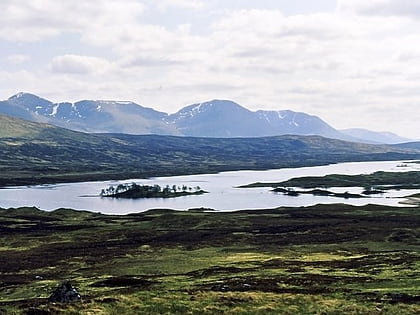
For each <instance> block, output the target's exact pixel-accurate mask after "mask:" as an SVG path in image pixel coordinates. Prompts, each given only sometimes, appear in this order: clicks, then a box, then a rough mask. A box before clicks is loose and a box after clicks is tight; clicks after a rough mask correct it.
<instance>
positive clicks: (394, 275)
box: [0, 204, 420, 314]
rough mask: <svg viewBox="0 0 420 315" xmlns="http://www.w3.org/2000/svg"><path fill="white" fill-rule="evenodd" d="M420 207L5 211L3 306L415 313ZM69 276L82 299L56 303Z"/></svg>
mask: <svg viewBox="0 0 420 315" xmlns="http://www.w3.org/2000/svg"><path fill="white" fill-rule="evenodd" d="M419 210H420V208H413V207H410V208H402V207H401V208H392V207H384V206H376V205H368V206H363V207H355V206H349V205H343V204H335V205H318V206H313V207H306V208H305V207H301V208H278V209H271V210H259V211H252V210H249V211H238V212H231V213H217V212H205V211H186V212H178V211H171V210H151V211H148V212H145V213H139V214H130V215H125V216H117V215H102V214H97V213H91V212H82V211H74V210H69V209H60V210H56V211H53V212H44V211H41V210H38V209H35V208H19V209H8V210H6V209H4V210H0V222H1V223H0V225H1V226H0V238H1V247H0V313H2V314H3V313H5V314H60V313H65V314H93V313H95V314H124V313H133V312H136V313H141V314H165V313H166V314H186V313H191V314H217V313H219V314H222V313H223V314H279V313H286V314H296V313H298V314H321V313H322V314H337V313H350V314H351V313H353V314H356V313H357V314H397V313H398V314H414V313H419V312H420V289H419V288H420V268H419V267H420V251H419V249H420V211H419ZM65 280H69V281H71V283H72V284H73V285H74V286H75V287H76V288H77V290H78V292H80V294H81V296H82V301H81V302H79V303H70V304H62V303H51V302H50V301H49V300H48V297H49V295H50V294H51V292H52V291H53V290H54V289H55V288H56V287H57V285H58V284H59V283H60V282H62V281H65Z"/></svg>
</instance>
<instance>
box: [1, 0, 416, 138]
mask: <svg viewBox="0 0 420 315" xmlns="http://www.w3.org/2000/svg"><path fill="white" fill-rule="evenodd" d="M0 21H1V22H2V23H1V26H0V99H7V98H9V97H10V96H12V95H14V94H16V93H18V92H21V91H23V92H29V93H34V94H36V95H39V96H41V97H44V98H46V99H49V100H51V101H53V102H63V101H77V100H82V99H94V100H99V99H100V100H130V101H133V102H136V103H138V104H141V105H143V106H146V107H153V108H154V109H157V110H160V111H165V112H169V113H173V112H176V111H177V110H179V109H180V108H182V107H184V106H186V105H190V104H194V103H198V102H205V101H209V100H212V99H229V100H233V101H235V102H237V103H239V104H241V105H242V106H244V107H246V108H248V109H250V110H257V109H265V110H285V109H290V110H294V111H300V112H306V113H308V114H312V115H317V116H319V117H321V118H322V119H324V120H325V121H326V122H328V123H329V124H330V125H332V126H333V127H335V128H337V129H344V128H356V127H357V128H368V129H371V130H376V131H390V132H395V133H397V134H399V135H402V136H405V137H410V138H416V139H418V138H420V124H419V121H420V1H415V0H369V1H366V0H294V1H290V0H259V1H255V0H90V1H74V0H60V1H57V0H2V1H1V2H0Z"/></svg>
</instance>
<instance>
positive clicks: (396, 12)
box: [338, 0, 420, 18]
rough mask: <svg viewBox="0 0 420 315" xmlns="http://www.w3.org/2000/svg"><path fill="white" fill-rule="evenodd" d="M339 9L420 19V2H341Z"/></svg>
mask: <svg viewBox="0 0 420 315" xmlns="http://www.w3.org/2000/svg"><path fill="white" fill-rule="evenodd" d="M338 9H339V11H341V12H352V13H356V14H361V15H368V16H409V17H415V18H420V2H419V1H416V0H369V1H366V0H339V1H338Z"/></svg>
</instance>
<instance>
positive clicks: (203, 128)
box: [165, 100, 267, 138]
mask: <svg viewBox="0 0 420 315" xmlns="http://www.w3.org/2000/svg"><path fill="white" fill-rule="evenodd" d="M165 120H166V121H167V122H168V123H169V124H171V125H173V126H176V127H177V128H178V130H179V131H180V132H181V133H182V134H183V135H186V136H194V137H222V138H232V137H258V136H261V135H265V134H266V133H267V131H266V126H265V125H261V124H260V119H259V118H258V116H257V115H255V113H253V112H251V111H249V110H248V109H246V108H244V107H242V106H240V105H238V104H236V103H235V102H232V101H221V100H213V101H211V102H205V103H200V104H194V105H190V106H187V107H185V108H183V109H181V110H180V111H178V112H177V113H175V114H173V115H170V116H168V117H167V118H166V119H165Z"/></svg>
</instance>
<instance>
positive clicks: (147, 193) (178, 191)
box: [100, 183, 207, 199]
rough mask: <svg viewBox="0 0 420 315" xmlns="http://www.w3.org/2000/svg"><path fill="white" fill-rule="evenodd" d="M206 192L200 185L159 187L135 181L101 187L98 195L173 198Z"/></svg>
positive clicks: (132, 197)
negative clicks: (105, 187)
mask: <svg viewBox="0 0 420 315" xmlns="http://www.w3.org/2000/svg"><path fill="white" fill-rule="evenodd" d="M205 193H207V192H206V191H204V190H202V189H201V188H200V186H196V187H194V188H192V187H187V186H185V185H182V186H177V185H172V187H171V186H169V185H166V186H165V187H163V188H162V187H161V186H159V185H153V186H152V185H139V184H136V183H130V184H119V185H118V186H116V187H114V186H110V187H108V188H107V189H102V191H101V193H100V196H101V197H111V198H128V199H138V198H175V197H182V196H191V195H202V194H205Z"/></svg>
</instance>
